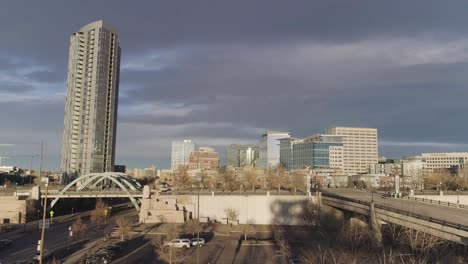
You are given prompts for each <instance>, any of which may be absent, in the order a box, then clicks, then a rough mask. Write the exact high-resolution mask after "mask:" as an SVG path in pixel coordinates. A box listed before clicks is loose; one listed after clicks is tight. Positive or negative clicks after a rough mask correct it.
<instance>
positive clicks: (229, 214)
mask: <svg viewBox="0 0 468 264" xmlns="http://www.w3.org/2000/svg"><path fill="white" fill-rule="evenodd" d="M224 212H225V213H226V218H227V220H228V222H229V226H232V222H236V221H238V219H239V211H238V210H237V209H234V208H226V209H224Z"/></svg>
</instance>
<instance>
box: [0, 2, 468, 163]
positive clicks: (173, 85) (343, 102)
mask: <svg viewBox="0 0 468 264" xmlns="http://www.w3.org/2000/svg"><path fill="white" fill-rule="evenodd" d="M90 6H93V8H89V7H90ZM109 6H112V7H113V8H109ZM70 10H73V12H70ZM466 10H468V2H460V1H459V2H456V3H455V2H450V3H447V2H443V1H438V0H416V1H406V0H395V1H374V0H363V1H342V0H327V1H310V0H299V1H289V2H285V1H280V0H258V1H248V0H239V1H215V0H210V1H192V2H183V3H182V2H177V1H157V2H155V1H153V2H145V3H135V2H128V1H120V0H117V1H99V2H96V1H91V0H85V1H80V2H66V3H65V2H63V1H59V0H50V1H48V2H47V3H43V2H40V3H39V2H37V3H36V2H31V1H24V0H17V1H13V2H8V3H2V4H0V31H1V32H2V33H3V34H4V35H5V36H8V37H5V38H2V41H1V42H0V102H1V103H2V106H3V107H4V108H5V109H8V111H1V112H0V120H2V121H4V122H7V123H8V124H9V126H8V128H5V129H2V130H1V132H0V141H1V142H7V143H12V144H16V146H15V149H14V150H12V151H13V152H15V153H19V152H28V151H29V152H31V149H37V146H36V145H37V144H36V143H34V144H36V145H34V147H32V146H31V144H32V143H27V142H38V141H40V139H41V138H45V139H46V140H47V141H48V142H49V150H50V157H51V161H50V162H49V164H50V165H49V166H50V167H51V168H57V164H58V160H59V156H60V155H59V154H60V151H59V150H60V146H61V144H60V143H61V133H62V126H63V104H64V98H63V93H65V91H66V85H65V79H66V77H67V72H66V71H67V58H68V45H69V36H70V35H71V34H72V33H73V32H74V31H77V30H78V29H79V28H80V27H82V26H83V25H84V24H86V23H89V22H91V21H94V20H98V19H104V20H106V21H108V22H109V23H110V24H112V25H113V26H115V27H116V28H117V29H118V31H119V33H120V42H121V46H122V51H123V57H122V71H121V90H120V91H121V98H120V106H119V126H118V146H117V153H118V157H117V159H118V162H119V163H124V164H127V165H129V166H130V167H132V166H149V165H151V164H152V163H154V164H156V165H159V166H168V164H169V163H168V157H169V151H170V141H171V140H173V139H180V138H193V139H196V140H197V141H199V142H201V144H205V145H212V146H215V147H216V148H217V149H218V150H223V149H224V148H223V145H226V144H230V143H236V142H256V141H257V140H258V137H259V136H260V131H262V130H263V129H278V130H287V131H291V132H292V133H293V134H294V135H295V136H298V137H301V136H307V135H310V134H313V133H318V132H322V131H323V130H324V129H325V128H326V127H328V126H332V125H352V126H371V127H377V128H379V129H380V138H381V140H382V142H393V144H382V146H381V154H383V155H387V156H399V155H406V154H415V153H417V152H421V151H451V150H453V151H462V150H466V144H460V145H459V146H458V145H453V144H457V143H466V131H467V130H468V125H466V124H465V123H466V122H462V121H463V120H464V118H465V116H466V114H467V108H466V103H465V99H466V98H467V96H468V94H467V93H468V92H467V91H468V90H467V89H466V84H467V83H468V79H467V78H468V77H467V76H468V75H466V72H467V70H468V55H466V54H468V36H467V34H466V25H467V24H468V17H467V16H466ZM26 139H27V140H26ZM26 141H27V142H26ZM398 142H403V143H404V144H406V143H407V142H426V143H431V144H419V145H418V144H416V145H414V144H413V145H411V144H410V146H409V147H405V146H402V144H399V143H398ZM437 142H442V143H444V144H437ZM445 143H446V144H445ZM28 144H29V145H28ZM28 146H29V147H28ZM0 150H2V149H0ZM415 151H416V152H415ZM0 154H2V153H0ZM53 156H54V157H55V158H52V157H53ZM25 164H28V163H25Z"/></svg>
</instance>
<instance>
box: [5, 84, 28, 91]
mask: <svg viewBox="0 0 468 264" xmlns="http://www.w3.org/2000/svg"><path fill="white" fill-rule="evenodd" d="M32 90H34V88H33V86H32V85H28V84H0V92H10V93H25V92H30V91H32Z"/></svg>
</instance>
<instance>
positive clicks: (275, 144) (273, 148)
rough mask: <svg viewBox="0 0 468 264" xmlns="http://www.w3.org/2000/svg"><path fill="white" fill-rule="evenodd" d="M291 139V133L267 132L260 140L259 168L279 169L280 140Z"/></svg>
mask: <svg viewBox="0 0 468 264" xmlns="http://www.w3.org/2000/svg"><path fill="white" fill-rule="evenodd" d="M290 137H291V134H290V133H289V132H277V131H267V132H265V133H264V134H263V135H262V138H261V140H260V147H259V151H260V152H259V162H258V167H259V168H262V169H267V170H268V169H274V168H276V167H278V166H279V165H280V141H279V140H280V139H284V138H290Z"/></svg>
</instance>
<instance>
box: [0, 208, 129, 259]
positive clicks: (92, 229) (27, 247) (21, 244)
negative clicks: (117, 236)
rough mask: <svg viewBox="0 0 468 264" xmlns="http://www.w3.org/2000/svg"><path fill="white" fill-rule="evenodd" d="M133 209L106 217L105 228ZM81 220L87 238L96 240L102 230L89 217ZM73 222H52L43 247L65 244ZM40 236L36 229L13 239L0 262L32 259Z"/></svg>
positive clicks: (55, 247)
mask: <svg viewBox="0 0 468 264" xmlns="http://www.w3.org/2000/svg"><path fill="white" fill-rule="evenodd" d="M135 214H136V211H135V209H133V208H131V209H128V210H124V211H120V212H116V213H115V214H114V215H112V216H111V217H110V218H109V219H108V224H107V225H106V230H109V229H112V228H113V226H115V224H114V221H113V220H114V219H115V218H116V217H118V216H123V215H125V216H127V215H135ZM83 222H84V223H86V224H87V225H88V238H89V239H90V240H91V241H92V240H96V239H99V238H101V237H102V232H96V230H97V225H95V224H92V223H90V222H89V219H83ZM72 223H73V220H71V221H67V222H64V223H59V224H53V225H51V226H50V228H49V229H46V232H45V243H44V248H46V249H51V250H56V249H58V248H62V247H64V246H66V245H67V242H68V227H69V226H70V225H71V224H72ZM40 237H41V231H40V230H36V231H34V232H32V233H29V234H23V235H22V236H21V237H18V238H16V239H14V242H13V246H12V247H11V248H9V249H8V250H3V251H0V262H1V263H14V262H15V261H19V260H32V258H33V257H34V255H35V254H36V246H37V241H38V240H39V239H40Z"/></svg>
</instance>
